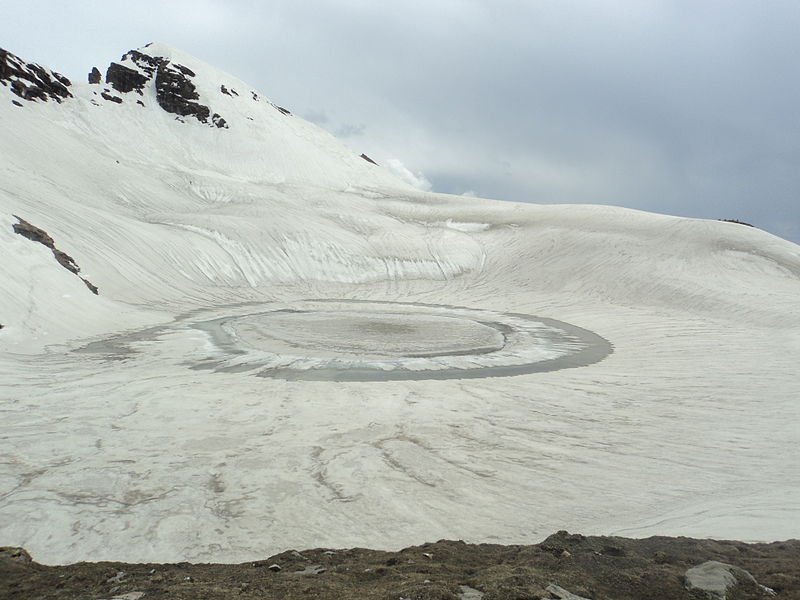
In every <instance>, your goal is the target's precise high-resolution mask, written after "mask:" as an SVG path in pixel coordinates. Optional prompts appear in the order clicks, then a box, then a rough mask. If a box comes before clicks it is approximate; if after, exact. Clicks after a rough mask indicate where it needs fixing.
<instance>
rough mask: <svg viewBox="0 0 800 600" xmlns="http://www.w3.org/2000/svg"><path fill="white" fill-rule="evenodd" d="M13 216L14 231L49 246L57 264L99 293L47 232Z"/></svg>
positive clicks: (92, 290) (93, 291)
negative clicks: (14, 222) (15, 222)
mask: <svg viewBox="0 0 800 600" xmlns="http://www.w3.org/2000/svg"><path fill="white" fill-rule="evenodd" d="M14 218H15V219H17V221H19V223H17V224H15V225H14V233H18V234H20V235H21V236H22V237H25V238H28V239H29V240H31V241H32V242H38V243H39V244H42V245H43V246H47V247H48V248H50V250H52V251H53V256H54V257H55V259H56V260H57V261H58V264H60V265H61V266H62V267H64V268H65V269H66V270H67V271H69V272H70V273H74V274H75V275H78V277H79V278H80V280H81V281H83V283H84V284H86V287H87V288H89V289H90V290H91V292H92V293H93V294H95V295H97V294H98V293H99V292H98V289H97V286H96V285H94V284H92V283H91V282H90V281H88V280H86V279H84V278H83V277H81V276H80V275H79V273H80V270H81V269H80V267H79V266H78V264H77V263H76V262H75V259H73V258H72V257H71V256H70V255H69V254H67V253H66V252H63V251H61V250H59V249H58V248H56V244H55V241H54V240H53V238H51V237H50V236H49V235H48V234H47V232H45V231H44V230H43V229H39V228H38V227H36V226H35V225H31V224H30V223H28V222H27V221H26V220H25V219H22V218H20V217H18V216H17V215H14Z"/></svg>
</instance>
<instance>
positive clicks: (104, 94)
mask: <svg viewBox="0 0 800 600" xmlns="http://www.w3.org/2000/svg"><path fill="white" fill-rule="evenodd" d="M100 96H102V97H103V99H104V100H110V101H111V102H116V103H117V104H122V98H120V97H119V96H112V95H111V94H109V93H108V92H101V93H100Z"/></svg>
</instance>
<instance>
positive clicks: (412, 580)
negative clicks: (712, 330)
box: [0, 531, 800, 600]
mask: <svg viewBox="0 0 800 600" xmlns="http://www.w3.org/2000/svg"><path fill="white" fill-rule="evenodd" d="M771 597H775V598H787V599H788V598H797V599H800V540H790V541H786V542H774V543H770V544H745V543H742V542H736V541H715V540H697V539H692V538H668V537H652V538H648V539H641V540H633V539H627V538H619V537H586V536H582V535H576V534H569V533H567V532H565V531H560V532H558V533H556V534H554V535H552V536H550V537H548V538H547V539H546V540H545V541H543V542H542V543H540V544H537V545H533V546H500V545H493V544H466V543H464V542H460V541H445V540H443V541H439V542H436V543H429V544H423V545H422V546H414V547H411V548H406V549H404V550H400V551H399V552H382V551H377V550H367V549H363V548H354V549H350V550H327V549H315V550H304V551H301V552H298V551H295V550H290V551H287V552H283V553H281V554H278V555H276V556H272V557H269V558H267V559H265V560H257V561H255V562H247V563H242V564H238V565H231V564H189V563H178V564H126V563H110V562H101V563H77V564H74V565H65V566H47V565H41V564H38V563H36V562H34V561H33V560H32V559H31V557H30V556H29V555H28V553H27V552H26V551H25V550H24V549H22V548H11V547H5V548H0V598H3V599H6V598H20V599H21V598H24V599H26V600H32V599H45V598H58V599H63V600H68V599H73V598H74V599H81V600H99V599H112V598H114V599H122V600H139V599H143V600H157V599H160V598H164V599H170V600H183V599H186V600H189V599H191V600H202V599H221V598H239V599H242V600H247V599H250V598H263V599H275V600H279V599H280V600H292V599H295V598H314V599H319V600H328V599H330V600H349V599H356V598H357V599H364V600H367V599H376V600H377V599H380V600H400V599H409V600H481V599H482V600H527V599H539V598H561V599H562V600H578V599H581V598H588V599H591V600H605V599H615V600H622V599H626V598H630V599H648V600H658V599H662V598H663V599H673V598H687V599H689V598H695V599H697V598H711V599H716V600H719V599H722V598H728V599H729V600H737V599H750V598H753V599H755V598H771Z"/></svg>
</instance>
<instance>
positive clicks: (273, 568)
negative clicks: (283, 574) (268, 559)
mask: <svg viewBox="0 0 800 600" xmlns="http://www.w3.org/2000/svg"><path fill="white" fill-rule="evenodd" d="M267 568H268V569H269V570H270V571H275V572H276V573H277V572H278V571H280V570H281V566H280V565H278V564H271V565H270V566H268V567H267Z"/></svg>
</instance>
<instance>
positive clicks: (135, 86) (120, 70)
mask: <svg viewBox="0 0 800 600" xmlns="http://www.w3.org/2000/svg"><path fill="white" fill-rule="evenodd" d="M147 81H148V79H147V77H145V76H144V75H142V74H141V73H140V72H139V71H137V70H135V69H131V68H129V67H126V66H125V65H121V64H119V63H113V62H112V63H111V64H110V65H109V66H108V70H107V71H106V83H108V84H110V85H111V87H113V88H114V89H115V90H117V91H118V92H132V91H133V90H136V91H137V92H139V94H141V93H142V90H143V89H144V85H145V84H146V83H147Z"/></svg>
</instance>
